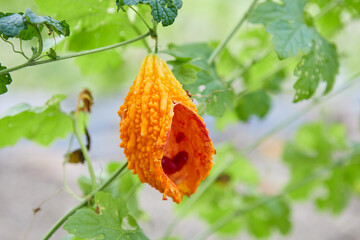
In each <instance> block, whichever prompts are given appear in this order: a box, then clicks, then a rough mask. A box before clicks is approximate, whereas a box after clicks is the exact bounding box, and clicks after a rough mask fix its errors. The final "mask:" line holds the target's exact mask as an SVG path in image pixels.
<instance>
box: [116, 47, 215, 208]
mask: <svg viewBox="0 0 360 240" xmlns="http://www.w3.org/2000/svg"><path fill="white" fill-rule="evenodd" d="M118 114H119V116H120V117H121V121H120V138H121V140H122V142H121V144H120V146H121V147H123V148H124V153H125V156H126V157H127V160H128V168H129V169H131V170H133V173H134V174H137V175H138V176H139V179H140V181H141V182H143V183H144V182H147V183H149V184H150V185H151V186H153V187H154V188H156V189H158V190H159V191H160V192H161V193H164V195H163V199H166V196H170V197H171V198H172V199H173V201H175V202H176V203H180V202H181V200H182V197H183V195H187V196H189V195H191V194H193V193H195V192H196V189H197V187H198V186H199V184H200V182H201V181H202V180H204V179H205V178H206V177H207V176H208V175H209V172H210V169H211V167H212V165H213V162H212V155H213V154H215V153H216V151H215V149H214V147H213V144H212V141H211V139H210V137H209V133H208V130H207V129H206V125H205V123H204V122H203V119H202V118H201V117H200V116H199V115H198V112H197V110H196V106H195V104H194V103H193V102H192V101H191V99H190V98H189V96H188V95H187V93H186V92H185V91H184V89H183V88H182V86H181V84H180V83H179V82H178V81H177V80H176V78H175V77H174V75H173V74H172V72H171V71H170V69H169V68H168V66H167V65H166V63H165V62H164V61H163V60H161V59H160V58H159V57H158V56H157V55H155V54H149V55H148V56H147V57H146V58H145V59H144V61H143V63H142V65H141V68H140V71H139V73H138V76H137V77H136V79H135V80H134V82H133V85H132V86H131V88H130V91H129V93H128V94H127V96H126V97H125V102H124V104H123V105H122V106H121V107H120V110H119V111H118Z"/></svg>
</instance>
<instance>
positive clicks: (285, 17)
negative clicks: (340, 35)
mask: <svg viewBox="0 0 360 240" xmlns="http://www.w3.org/2000/svg"><path fill="white" fill-rule="evenodd" d="M283 2H284V4H283V5H280V4H277V3H274V2H264V3H261V4H259V5H258V6H257V8H256V9H255V10H254V11H253V12H252V13H251V14H250V17H249V21H250V22H252V23H261V24H263V25H265V26H266V28H267V31H268V32H269V33H271V34H273V35H274V38H273V43H274V45H275V49H276V52H277V54H278V56H279V58H280V59H284V58H288V57H292V56H294V55H296V54H297V53H298V52H299V51H300V50H301V51H302V52H303V53H304V54H306V53H308V52H310V50H311V47H312V39H313V33H314V30H313V29H312V28H310V27H308V26H307V25H306V23H305V20H304V17H303V9H304V6H305V4H306V0H283Z"/></svg>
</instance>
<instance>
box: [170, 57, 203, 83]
mask: <svg viewBox="0 0 360 240" xmlns="http://www.w3.org/2000/svg"><path fill="white" fill-rule="evenodd" d="M169 63H170V62H169ZM170 64H172V65H173V66H174V67H173V69H172V73H173V74H174V75H175V77H176V79H177V80H179V82H180V83H182V84H192V83H194V82H195V81H196V79H197V74H198V72H199V71H200V69H199V68H198V67H196V66H195V65H193V64H191V63H183V62H180V61H174V62H171V63H170Z"/></svg>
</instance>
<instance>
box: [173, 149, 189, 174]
mask: <svg viewBox="0 0 360 240" xmlns="http://www.w3.org/2000/svg"><path fill="white" fill-rule="evenodd" d="M188 158H189V154H188V153H187V152H185V151H181V152H179V153H178V154H176V156H175V157H174V163H175V165H176V168H177V170H178V171H180V170H181V169H182V168H183V166H184V165H185V163H186V162H187V160H188Z"/></svg>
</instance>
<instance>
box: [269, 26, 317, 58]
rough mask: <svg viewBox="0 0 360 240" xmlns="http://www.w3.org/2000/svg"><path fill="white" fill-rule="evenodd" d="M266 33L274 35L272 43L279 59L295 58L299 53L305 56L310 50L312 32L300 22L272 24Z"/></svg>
mask: <svg viewBox="0 0 360 240" xmlns="http://www.w3.org/2000/svg"><path fill="white" fill-rule="evenodd" d="M267 31H268V32H269V33H271V34H273V35H274V38H273V43H274V45H275V50H276V52H277V54H278V56H279V58H280V59H284V58H288V57H292V56H295V55H296V54H297V53H298V52H299V51H301V52H302V53H304V54H307V53H309V52H310V50H311V47H312V39H313V35H314V30H313V29H311V28H309V27H308V26H306V25H305V24H304V23H302V22H299V21H295V22H290V21H276V22H272V23H271V24H269V26H268V27H267Z"/></svg>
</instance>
